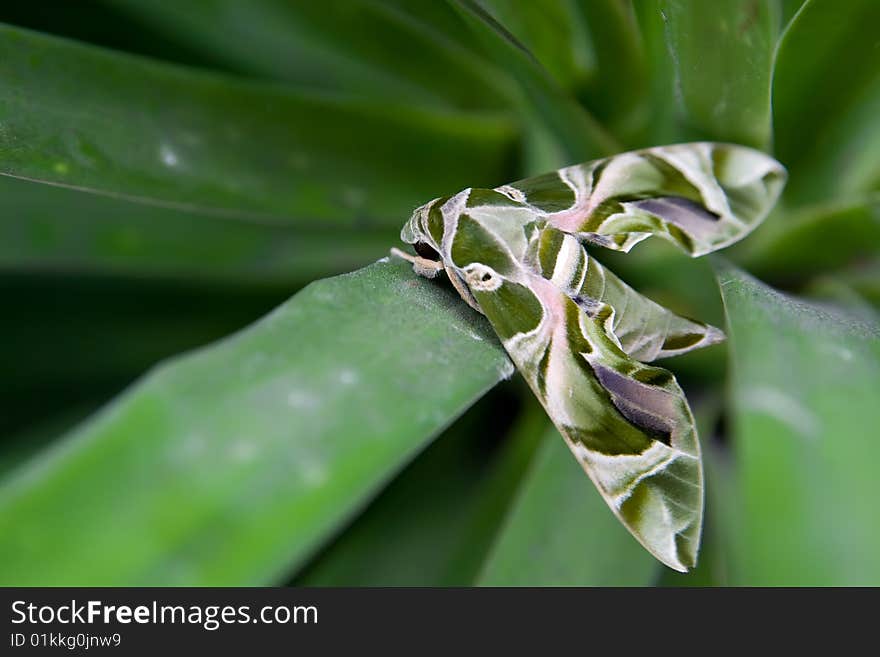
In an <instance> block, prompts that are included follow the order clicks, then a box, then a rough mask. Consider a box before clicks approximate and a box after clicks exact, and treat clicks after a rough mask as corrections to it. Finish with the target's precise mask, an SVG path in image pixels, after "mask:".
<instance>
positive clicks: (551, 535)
mask: <svg viewBox="0 0 880 657" xmlns="http://www.w3.org/2000/svg"><path fill="white" fill-rule="evenodd" d="M659 567H660V566H659V565H658V564H657V562H656V561H655V560H654V558H653V557H652V556H651V555H650V554H648V553H647V552H646V551H645V549H644V548H642V546H641V545H639V544H638V543H637V542H636V540H635V539H634V538H633V537H632V536H630V535H629V533H628V532H627V531H626V529H624V528H623V526H622V525H621V524H620V522H619V521H618V520H617V518H615V517H614V514H613V513H612V512H611V510H610V509H609V508H608V506H607V505H606V504H605V502H604V501H603V500H602V498H601V496H600V495H599V492H598V491H597V490H596V488H595V486H593V484H592V482H591V481H590V479H589V478H588V477H587V475H586V474H585V473H584V471H583V470H582V469H581V467H580V465H579V464H578V462H577V461H576V460H575V458H574V457H573V456H572V455H571V452H569V450H568V447H566V445H565V442H564V441H563V439H562V437H561V436H560V435H559V432H557V431H556V429H552V428H551V429H549V430H547V431H546V433H545V436H544V438H543V441H542V444H541V447H540V448H539V451H538V453H537V455H536V456H535V459H534V461H533V463H532V466H531V469H530V471H529V472H528V474H527V475H526V477H525V479H524V481H523V483H522V486H521V487H520V490H519V491H518V492H517V495H516V497H515V498H514V500H513V504H512V508H511V510H510V513H509V514H508V516H507V518H506V520H505V522H504V524H503V525H502V528H501V531H500V533H499V535H498V538H497V540H496V542H495V546H494V547H493V549H492V551H491V552H490V553H489V557H488V559H487V561H486V564H485V566H484V568H483V571H482V574H481V576H480V578H479V580H478V581H479V583H480V584H481V585H485V586H647V585H648V584H650V583H651V582H653V581H654V578H655V576H656V573H657V571H658V568H659Z"/></svg>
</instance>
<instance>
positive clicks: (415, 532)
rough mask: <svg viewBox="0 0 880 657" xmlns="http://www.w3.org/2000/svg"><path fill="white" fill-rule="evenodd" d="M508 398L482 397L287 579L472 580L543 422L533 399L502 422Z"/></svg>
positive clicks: (364, 582) (322, 582)
mask: <svg viewBox="0 0 880 657" xmlns="http://www.w3.org/2000/svg"><path fill="white" fill-rule="evenodd" d="M505 392H506V391H505ZM499 393H500V391H499ZM511 401H512V400H511V399H510V398H509V393H507V395H506V396H505V395H502V394H495V393H494V392H493V393H490V395H488V396H487V397H486V398H484V399H483V400H481V401H480V403H479V404H477V405H476V406H474V407H473V408H472V409H471V410H470V411H468V413H466V414H465V416H464V417H462V418H461V419H459V420H458V421H457V422H456V423H455V424H454V425H453V426H452V427H450V429H449V430H448V431H447V432H446V434H445V435H443V436H442V437H441V438H440V439H439V440H437V441H435V442H434V443H433V444H432V445H431V446H430V447H429V448H428V449H426V450H425V452H424V453H423V454H421V455H420V456H419V458H418V459H417V460H416V461H415V462H414V463H413V464H412V465H411V466H410V467H409V468H407V469H406V470H405V471H404V472H403V473H402V474H401V475H400V476H398V477H397V478H396V479H395V480H394V481H393V482H392V483H391V484H390V485H389V486H388V488H386V489H385V490H384V491H383V492H382V495H380V496H379V498H377V499H376V501H375V502H373V503H372V504H371V505H370V507H369V508H368V509H367V510H366V511H365V512H364V514H363V515H362V516H361V517H360V518H358V519H357V521H356V522H355V523H354V524H353V525H352V526H351V527H349V528H347V529H346V531H345V532H344V533H343V534H342V535H341V536H340V538H339V539H338V540H337V541H336V542H335V543H334V544H333V545H332V546H331V547H330V548H329V549H328V550H326V551H325V552H324V553H323V554H321V555H320V556H319V557H318V559H317V560H316V562H315V563H314V564H312V565H311V566H310V567H309V568H307V569H306V570H305V572H304V573H303V574H302V576H301V577H299V578H297V580H296V581H295V583H296V584H297V585H299V586H467V585H468V584H471V583H472V582H473V579H474V576H475V575H476V573H477V571H478V569H479V568H480V566H481V564H482V562H483V559H484V558H485V554H486V551H487V550H488V548H489V545H490V543H491V540H492V538H493V537H494V534H495V531H496V530H497V528H498V525H499V523H500V521H501V519H502V517H503V514H504V511H505V510H506V509H507V507H508V506H509V504H510V498H511V494H512V492H513V491H514V490H515V489H516V486H517V484H518V482H519V480H520V478H521V476H522V473H523V471H524V470H525V468H526V466H527V465H528V462H529V459H530V457H531V456H532V453H533V452H534V447H535V446H536V445H537V442H538V439H539V438H540V437H541V435H542V432H543V430H544V428H545V426H546V422H547V416H546V414H545V413H544V409H542V408H540V406H538V404H537V403H536V402H534V403H532V404H531V405H530V406H528V407H527V410H526V411H524V412H521V413H520V414H519V415H520V417H515V418H514V417H510V409H511V406H512V404H511V403H510V402H511ZM511 420H516V424H515V425H514V427H513V430H512V432H510V433H509V435H505V434H506V433H507V432H508V430H509V429H510V426H509V425H510V422H511Z"/></svg>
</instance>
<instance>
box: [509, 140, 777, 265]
mask: <svg viewBox="0 0 880 657" xmlns="http://www.w3.org/2000/svg"><path fill="white" fill-rule="evenodd" d="M785 180H786V172H785V169H784V168H783V167H782V166H781V165H780V164H779V163H778V162H777V161H776V160H774V159H773V158H771V157H769V156H767V155H765V154H764V153H761V152H760V151H756V150H753V149H750V148H744V147H742V146H735V145H731V144H715V143H709V142H697V143H693V144H678V145H674V146H660V147H656V148H648V149H645V150H641V151H634V152H631V153H623V154H621V155H615V156H613V157H609V158H606V159H603V160H596V161H594V162H588V163H586V164H579V165H575V166H571V167H567V168H565V169H560V170H559V171H557V172H555V173H552V174H548V175H546V176H539V177H537V178H530V179H527V180H523V181H520V182H516V183H513V184H511V185H506V186H505V187H504V189H507V190H510V193H512V194H514V195H515V196H516V197H517V198H519V199H520V200H521V201H523V202H524V203H527V204H529V205H531V206H533V207H535V208H536V209H538V210H540V211H541V213H542V214H546V215H547V218H548V220H549V221H550V223H551V224H552V225H554V226H555V227H556V228H559V229H560V230H562V231H563V232H566V233H571V234H575V235H578V236H580V237H582V238H583V239H586V240H589V241H591V242H594V243H596V244H599V245H601V246H603V247H607V248H610V249H615V250H619V251H629V250H630V249H631V248H632V247H633V246H634V245H635V244H637V243H639V242H640V241H642V240H643V239H645V238H647V237H649V236H651V235H658V236H661V237H664V238H666V239H668V240H670V241H672V242H673V243H675V244H677V245H678V246H680V247H681V248H682V249H684V250H685V251H686V252H687V253H689V254H690V255H692V256H700V255H704V254H706V253H709V252H711V251H715V250H716V249H720V248H723V247H725V246H728V245H730V244H732V243H733V242H736V241H737V240H740V239H742V238H743V237H745V235H746V234H748V233H749V232H750V231H751V230H752V229H754V228H755V227H756V226H757V225H758V224H759V223H760V222H761V220H763V218H764V216H765V215H766V214H767V212H768V211H769V210H770V208H772V207H773V204H774V203H775V202H776V199H777V197H778V196H779V193H780V192H781V191H782V187H783V185H784V184H785Z"/></svg>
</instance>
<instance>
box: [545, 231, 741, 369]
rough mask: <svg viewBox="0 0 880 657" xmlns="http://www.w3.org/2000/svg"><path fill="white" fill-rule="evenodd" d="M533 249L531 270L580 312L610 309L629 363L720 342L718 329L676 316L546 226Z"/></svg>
mask: <svg viewBox="0 0 880 657" xmlns="http://www.w3.org/2000/svg"><path fill="white" fill-rule="evenodd" d="M535 248H536V253H534V254H533V256H532V258H531V260H532V262H533V267H534V268H535V269H536V270H539V271H541V272H542V273H544V275H545V276H546V277H547V278H550V279H551V280H552V281H553V283H554V284H555V285H556V286H557V287H559V288H560V289H561V290H563V291H564V292H565V293H566V294H567V295H568V296H570V297H571V298H572V299H573V300H574V302H575V303H576V304H578V306H580V308H581V309H582V310H583V311H584V312H586V313H587V314H588V315H594V314H595V313H596V312H598V306H599V305H600V304H602V303H604V304H607V305H608V306H610V308H611V312H612V313H613V314H612V318H611V332H612V337H613V339H616V340H617V341H618V344H619V345H620V347H621V349H623V351H624V352H626V354H627V355H628V356H630V357H631V358H634V359H636V360H639V361H642V362H645V363H650V362H652V361H655V360H658V359H660V358H668V357H670V356H678V355H680V354H684V353H687V352H688V351H692V350H694V349H701V348H703V347H708V346H710V345H713V344H716V343H718V342H721V341H723V340H724V333H723V332H722V331H721V330H720V329H717V328H715V327H714V326H709V325H708V324H704V323H703V322H698V321H695V320H692V319H687V318H685V317H682V316H680V315H677V314H675V313H674V312H672V311H671V310H668V309H666V308H664V307H663V306H661V305H660V304H658V303H654V302H653V301H651V300H650V299H648V298H647V297H645V296H644V295H641V294H639V293H638V292H636V291H635V290H633V289H632V288H631V287H630V286H629V285H627V284H626V283H624V282H623V281H622V280H620V279H619V278H618V277H617V276H615V275H614V274H613V273H612V272H610V271H608V269H606V268H605V267H603V266H602V265H601V264H600V263H599V261H598V260H596V259H595V258H590V257H589V255H588V253H587V250H586V249H585V248H584V247H583V246H582V245H581V244H580V243H579V242H578V241H577V239H576V238H575V237H573V236H571V235H568V234H567V233H563V232H562V231H560V230H558V229H555V228H553V227H552V226H547V227H545V228H544V229H543V230H542V231H540V235H539V236H538V238H537V239H536V240H535Z"/></svg>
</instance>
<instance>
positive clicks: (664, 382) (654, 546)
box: [474, 274, 703, 571]
mask: <svg viewBox="0 0 880 657" xmlns="http://www.w3.org/2000/svg"><path fill="white" fill-rule="evenodd" d="M505 285H508V286H514V287H511V289H507V290H504V289H502V290H498V291H496V292H492V293H486V292H480V291H477V290H475V291H474V293H475V296H476V298H477V300H478V301H479V303H480V306H481V308H482V310H483V312H484V314H485V315H486V317H487V318H488V319H489V321H490V322H491V323H492V325H493V327H494V328H495V331H496V332H497V333H498V335H499V337H501V339H502V341H503V343H504V346H505V348H506V349H507V352H508V353H509V354H510V356H511V358H512V360H513V361H514V363H516V365H517V368H518V369H519V370H520V372H522V374H523V376H524V377H525V379H526V381H527V382H528V384H529V386H530V387H531V389H532V390H533V391H534V393H535V395H536V396H537V397H538V399H539V400H540V401H541V403H542V404H543V406H544V408H545V409H546V411H547V413H548V415H549V416H550V418H551V419H552V420H553V423H554V424H555V425H556V427H557V428H558V429H559V431H560V433H561V434H562V435H563V437H564V438H565V440H566V442H567V444H568V446H569V448H570V449H571V451H572V453H573V454H574V456H575V458H577V460H578V461H579V462H580V464H581V466H582V467H583V468H584V470H585V471H586V473H587V474H588V475H589V477H590V479H592V481H593V483H594V484H595V485H596V487H597V488H598V489H599V492H600V493H601V494H602V496H603V498H604V499H605V501H606V502H607V503H608V505H609V507H610V508H611V510H612V511H613V512H614V513H615V514H616V515H617V516H618V518H619V519H620V520H621V521H622V523H623V524H624V525H625V526H626V528H627V529H628V530H629V531H630V532H631V533H632V534H633V536H634V537H635V538H636V539H637V540H638V541H639V542H640V543H641V544H642V545H643V546H644V547H645V548H646V549H647V550H648V551H649V552H651V553H652V554H653V555H654V556H655V557H657V558H658V559H659V560H660V561H662V562H663V563H665V564H666V565H668V566H669V567H671V568H674V569H676V570H679V571H686V570H687V569H688V568H690V567H691V566H693V565H694V564H695V562H696V554H697V549H698V545H699V538H700V531H701V524H702V501H703V477H702V466H701V462H700V450H699V443H698V441H697V436H696V430H695V426H694V421H693V417H692V416H691V412H690V409H689V407H688V405H687V401H686V400H685V397H684V394H683V393H682V391H681V389H680V388H679V386H678V384H677V383H676V381H675V378H674V377H673V376H672V375H671V374H670V373H669V372H667V371H666V370H663V369H660V368H657V367H651V366H647V365H643V364H642V363H639V362H637V361H635V360H633V359H632V358H630V357H629V356H627V354H626V353H624V352H623V351H622V350H621V349H620V347H619V346H618V345H617V343H616V342H615V341H614V340H613V339H612V338H611V337H610V322H609V321H608V320H609V319H610V316H611V309H610V307H608V306H607V305H605V304H602V308H601V309H600V310H599V312H597V313H596V315H595V316H594V317H590V316H588V315H587V314H585V313H584V312H582V311H581V309H580V308H579V307H578V306H577V305H576V304H575V302H574V301H573V300H572V299H571V298H569V297H568V296H566V294H565V293H564V292H563V291H562V290H560V289H559V288H558V287H556V286H555V285H553V284H552V282H550V281H548V280H547V279H545V278H543V277H541V276H538V275H534V274H530V280H529V282H528V284H527V285H520V284H509V283H508V284H505Z"/></svg>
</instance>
